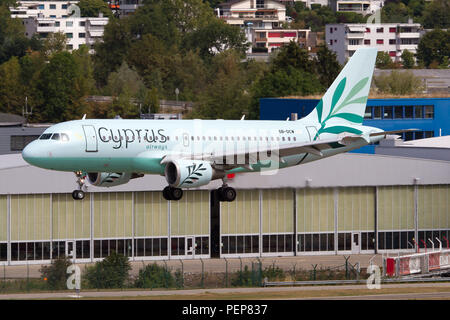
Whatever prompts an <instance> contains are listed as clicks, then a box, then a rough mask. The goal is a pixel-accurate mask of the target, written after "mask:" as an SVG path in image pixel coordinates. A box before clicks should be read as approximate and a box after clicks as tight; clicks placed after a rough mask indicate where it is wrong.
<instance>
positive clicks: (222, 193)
mask: <svg viewBox="0 0 450 320" xmlns="http://www.w3.org/2000/svg"><path fill="white" fill-rule="evenodd" d="M75 191H76V190H75ZM75 191H74V192H75ZM217 194H218V196H219V201H224V202H231V201H234V199H236V190H235V189H234V188H232V187H229V186H228V185H226V184H224V185H223V186H222V187H220V188H219V189H217ZM163 197H164V199H166V200H175V201H178V200H180V199H181V198H182V197H183V190H182V189H180V188H174V187H170V186H167V187H165V188H164V190H163Z"/></svg>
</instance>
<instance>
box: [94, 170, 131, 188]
mask: <svg viewBox="0 0 450 320" xmlns="http://www.w3.org/2000/svg"><path fill="white" fill-rule="evenodd" d="M87 177H88V181H89V183H90V184H92V185H94V186H97V187H114V186H118V185H121V184H125V183H127V182H128V181H130V179H132V174H131V173H128V172H90V173H88V174H87Z"/></svg>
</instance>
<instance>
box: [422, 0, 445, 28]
mask: <svg viewBox="0 0 450 320" xmlns="http://www.w3.org/2000/svg"><path fill="white" fill-rule="evenodd" d="M423 26H424V28H428V29H437V28H440V29H448V28H450V2H449V1H448V0H434V1H430V3H428V4H427V5H426V6H425V10H424V12H423Z"/></svg>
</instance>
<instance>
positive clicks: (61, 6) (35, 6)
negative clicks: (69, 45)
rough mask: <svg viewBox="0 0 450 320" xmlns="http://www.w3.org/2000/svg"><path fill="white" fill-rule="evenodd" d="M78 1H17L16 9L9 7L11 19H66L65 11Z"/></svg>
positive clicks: (66, 13)
mask: <svg viewBox="0 0 450 320" xmlns="http://www.w3.org/2000/svg"><path fill="white" fill-rule="evenodd" d="M77 3H78V1H18V2H17V7H10V8H9V11H10V12H11V18H19V19H27V18H30V17H38V16H42V17H44V18H67V17H68V15H69V13H68V11H67V9H68V8H69V7H70V5H71V4H75V5H76V4H77Z"/></svg>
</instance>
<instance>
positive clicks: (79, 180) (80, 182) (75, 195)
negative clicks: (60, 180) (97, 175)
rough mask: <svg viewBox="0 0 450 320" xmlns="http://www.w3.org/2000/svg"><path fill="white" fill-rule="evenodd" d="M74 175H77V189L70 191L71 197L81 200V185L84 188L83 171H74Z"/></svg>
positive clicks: (82, 197) (82, 196)
mask: <svg viewBox="0 0 450 320" xmlns="http://www.w3.org/2000/svg"><path fill="white" fill-rule="evenodd" d="M75 175H76V176H77V184H78V186H79V189H78V190H73V192H72V198H73V199H74V200H83V199H84V196H85V194H84V191H83V187H84V189H85V190H86V189H87V188H86V186H85V185H84V184H85V178H86V177H85V176H84V175H83V173H82V172H81V171H77V172H75Z"/></svg>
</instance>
